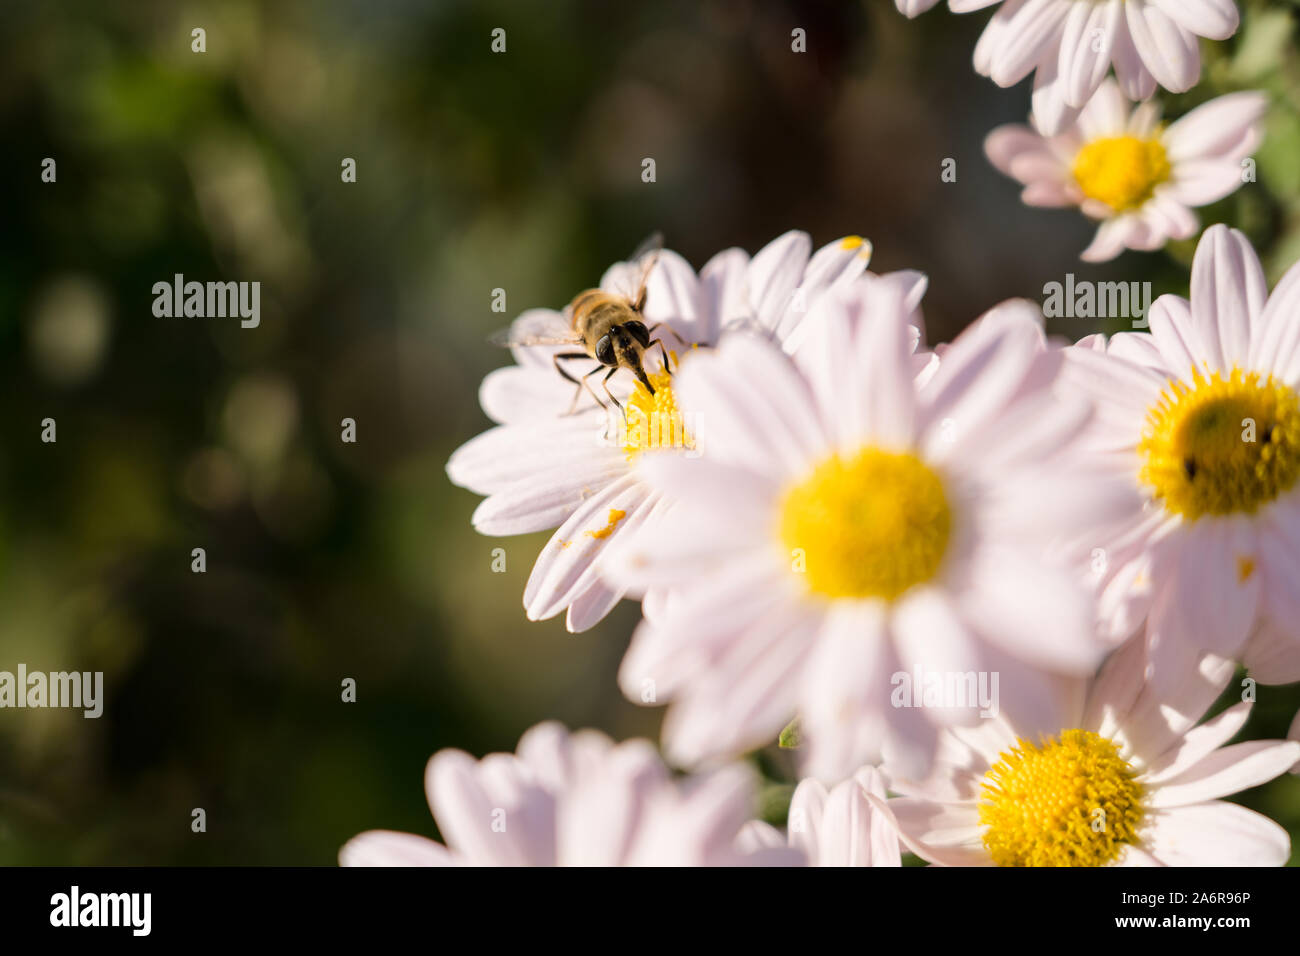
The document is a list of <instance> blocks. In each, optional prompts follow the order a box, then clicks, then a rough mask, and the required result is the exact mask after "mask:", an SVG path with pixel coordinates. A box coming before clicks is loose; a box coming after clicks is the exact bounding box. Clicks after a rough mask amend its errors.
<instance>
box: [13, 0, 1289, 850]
mask: <svg viewBox="0 0 1300 956" xmlns="http://www.w3.org/2000/svg"><path fill="white" fill-rule="evenodd" d="M1245 6H1246V7H1247V9H1248V14H1249V15H1248V18H1247V23H1246V27H1245V29H1244V30H1243V32H1242V33H1241V34H1240V35H1239V37H1238V38H1237V39H1236V40H1234V41H1232V42H1230V43H1226V44H1218V45H1211V46H1207V50H1206V56H1207V67H1206V82H1205V83H1203V84H1202V86H1201V87H1198V88H1197V89H1196V90H1195V91H1193V92H1192V93H1190V94H1188V95H1187V96H1185V97H1178V98H1170V99H1169V101H1168V102H1169V110H1170V112H1171V113H1172V114H1174V115H1177V114H1178V113H1181V112H1182V111H1184V110H1185V109H1187V108H1189V107H1190V106H1192V105H1194V104H1195V103H1197V102H1200V101H1202V100H1204V99H1206V98H1208V97H1209V96H1211V95H1215V93H1217V92H1222V91H1224V90H1228V89H1237V88H1244V87H1260V86H1262V87H1265V88H1267V89H1269V90H1270V91H1271V92H1272V93H1273V94H1274V96H1275V99H1276V100H1277V104H1278V105H1277V107H1276V108H1275V109H1274V111H1273V113H1272V114H1271V115H1270V120H1269V122H1270V137H1269V142H1268V144H1266V147H1265V149H1264V150H1262V151H1261V153H1260V154H1259V162H1260V182H1259V183H1257V184H1255V185H1253V186H1251V187H1250V188H1248V189H1246V190H1243V191H1242V192H1241V193H1240V194H1239V195H1238V196H1237V197H1234V198H1232V199H1231V200H1228V201H1226V202H1225V203H1224V204H1220V206H1219V207H1215V208H1213V209H1210V210H1205V211H1204V212H1205V213H1206V216H1205V219H1206V221H1207V222H1212V221H1216V220H1218V219H1230V220H1231V221H1232V222H1234V223H1235V224H1238V225H1242V226H1244V227H1245V228H1247V229H1248V230H1249V231H1250V233H1251V235H1252V238H1254V239H1255V240H1256V241H1257V242H1258V243H1259V245H1260V248H1261V249H1262V251H1263V252H1264V253H1265V255H1266V258H1267V260H1268V264H1269V267H1270V270H1271V272H1272V275H1271V278H1276V275H1277V274H1278V273H1279V271H1280V269H1281V268H1282V267H1283V266H1285V265H1287V264H1289V263H1290V262H1291V261H1293V260H1294V259H1296V258H1298V257H1300V229H1297V222H1298V220H1300V205H1298V204H1297V197H1298V196H1300V166H1298V165H1297V160H1296V158H1295V157H1296V156H1297V155H1300V120H1298V119H1297V117H1296V112H1295V109H1296V107H1295V104H1296V96H1295V90H1296V86H1297V75H1298V71H1297V62H1296V60H1297V58H1296V51H1295V7H1294V5H1293V4H1291V3H1277V2H1271V3H1269V2H1259V3H1251V4H1245ZM986 20H987V15H986V14H975V15H970V16H961V17H958V16H953V15H950V14H949V13H948V12H947V11H946V9H936V10H935V11H932V12H931V13H929V14H927V15H925V16H924V17H922V18H921V19H919V20H917V21H914V22H909V21H907V20H906V19H904V18H903V17H902V16H900V15H899V14H898V13H897V12H896V11H895V9H894V7H893V4H892V3H890V2H887V0H842V2H841V0H809V2H798V3H796V2H793V0H788V2H757V0H751V2H746V0H704V2H700V0H667V2H656V3H639V4H632V3H619V4H614V3H602V2H598V0H553V2H550V3H547V4H544V5H540V4H534V3H524V2H513V3H512V2H505V0H496V2H493V0H484V2H473V3H471V2H456V0H431V2H415V0H383V2H367V3H360V2H357V3H346V2H341V0H335V2H312V3H308V2H292V0H286V2H264V3H258V2H251V0H246V2H222V3H216V2H213V3H186V2H174V0H142V2H131V3H119V4H111V5H110V4H102V3H98V2H93V0H85V2H68V0H48V2H43V3H40V4H20V3H16V2H12V0H4V2H3V4H2V5H0V36H2V39H0V129H2V130H3V137H4V140H3V142H4V149H3V151H0V174H2V175H3V179H4V183H5V189H4V206H3V211H2V213H0V215H2V216H3V224H4V228H3V232H2V233H0V242H3V255H0V363H3V364H2V366H0V378H2V380H3V385H2V386H0V388H3V394H4V407H3V414H2V415H0V429H3V434H2V435H0V669H7V670H11V671H13V670H16V667H17V664H18V662H19V661H22V662H24V663H26V664H27V666H28V667H29V668H30V669H32V670H45V671H55V670H69V669H75V670H102V671H104V672H105V674H106V678H105V679H106V688H105V696H106V706H105V711H104V716H103V717H102V718H100V719H99V720H85V719H83V718H82V717H81V714H80V712H79V711H67V710H41V711H37V710H23V711H17V710H6V711H2V712H0V863H8V864H17V863H62V864H107V863H114V864H164V863H178V864H197V863H279V864H291V863H316V864H330V863H332V862H333V861H334V859H335V854H336V853H337V849H338V847H339V846H340V845H341V844H342V843H343V842H344V841H345V840H346V839H348V838H349V837H350V836H352V835H353V834H355V833H357V832H359V831H361V830H363V829H367V828H370V827H386V828H394V829H405V830H412V831H416V832H421V833H428V834H431V835H432V834H434V833H435V832H436V831H435V829H434V826H433V822H432V820H431V818H430V816H429V813H428V809H427V807H426V805H425V802H424V795H423V792H422V771H423V767H424V763H425V761H426V760H427V759H428V757H429V755H430V754H432V753H433V752H434V751H435V750H437V749H439V748H441V747H444V746H459V747H463V748H465V749H467V750H469V751H471V752H474V753H483V752H486V751H489V750H493V749H504V750H509V749H513V746H514V744H515V741H516V740H517V739H518V736H519V734H520V733H521V732H522V731H523V730H524V729H525V728H527V727H528V726H531V725H532V724H534V723H536V722H538V721H539V720H542V719H544V718H558V719H560V720H563V721H564V722H566V723H568V724H569V725H570V726H596V727H601V728H603V729H605V730H607V731H609V732H610V733H612V734H614V735H615V736H618V737H626V736H633V735H638V734H644V735H649V736H652V737H653V736H655V735H656V734H657V727H658V721H659V712H658V711H654V710H645V709H641V708H638V707H636V706H634V705H632V704H630V703H627V702H625V701H624V700H623V699H622V698H621V696H620V695H619V694H618V692H617V689H616V687H615V684H614V674H615V672H616V669H617V665H618V661H619V659H620V658H621V656H622V654H623V651H624V648H625V646H626V643H627V639H628V635H629V634H630V631H631V628H632V626H633V624H634V622H635V620H636V616H637V615H636V609H635V608H634V607H633V606H630V605H625V606H623V607H622V608H620V609H619V611H618V612H617V613H615V614H614V615H613V616H611V618H610V619H608V620H607V621H606V622H605V623H604V624H603V625H602V626H601V627H600V628H598V629H597V630H595V631H593V632H589V633H586V634H582V635H576V636H575V635H570V634H567V633H566V632H565V631H564V628H563V625H562V623H561V622H560V621H559V620H555V621H550V622H546V623H543V624H530V623H528V622H527V621H526V620H525V619H524V615H523V611H522V608H521V606H520V597H521V594H522V590H523V584H524V581H525V579H526V577H527V574H528V571H529V569H530V568H531V565H532V561H533V558H534V557H535V555H536V553H537V551H538V549H539V548H540V546H541V544H542V542H543V541H544V540H545V537H546V536H545V535H538V536H533V537H529V538H515V539H500V540H498V539H488V538H483V537H480V536H478V535H476V534H475V533H474V532H473V531H472V529H471V527H470V523H469V516H470V513H471V511H472V510H473V507H474V505H475V503H476V501H477V499H476V498H475V497H474V496H473V495H471V494H469V493H467V492H464V491H461V490H459V489H456V488H454V487H452V486H451V485H450V484H449V482H448V481H447V479H446V477H445V474H444V471H443V466H444V464H445V462H446V459H447V457H448V455H449V454H450V453H451V451H452V450H453V449H454V448H455V447H456V446H457V445H459V444H460V443H461V442H463V441H465V440H466V439H468V438H469V437H471V436H473V435H474V434H476V433H477V432H479V431H480V430H482V429H483V428H484V427H486V425H487V421H486V419H485V418H484V416H483V415H482V413H481V412H480V411H479V409H478V404H477V396H476V393H477V388H478V383H479V381H480V379H481V378H482V376H483V374H484V373H485V372H486V371H488V370H489V369H491V368H493V367H495V366H497V365H500V364H503V363H504V361H505V359H506V356H505V355H504V354H503V353H499V352H496V351H494V350H492V349H491V348H490V347H488V346H487V345H486V344H485V337H486V335H487V334H488V333H489V332H490V331H492V330H493V329H494V328H496V327H498V326H500V325H502V324H504V322H505V321H506V320H508V319H509V318H510V317H512V316H513V315H515V314H518V313H519V312H520V311H522V310H523V309H525V308H528V307H532V306H537V305H545V306H553V307H559V306H561V305H562V304H564V303H565V302H566V301H567V300H568V299H569V298H570V297H571V296H572V295H573V293H574V292H575V291H577V290H578V289H580V288H584V287H586V286H588V285H591V284H593V283H594V282H595V280H596V279H597V278H598V277H599V276H600V274H601V272H602V271H603V270H604V268H605V267H606V266H607V265H609V264H610V263H611V262H613V261H615V260H617V259H619V258H622V257H623V256H625V255H626V254H627V253H628V252H630V251H631V250H632V249H633V248H634V247H635V246H636V244H637V242H638V241H639V240H640V239H641V238H642V237H644V236H645V235H646V234H648V233H649V232H651V231H653V230H655V229H659V230H662V231H663V232H664V234H665V235H666V237H667V243H668V245H669V246H671V247H672V248H675V249H677V250H678V251H680V252H681V253H682V254H683V255H685V256H686V257H687V258H688V259H689V260H690V261H691V262H692V263H693V264H695V265H696V266H697V267H698V266H700V265H702V264H703V262H704V261H705V260H706V259H707V258H708V257H709V256H710V255H712V254H713V253H714V252H717V251H719V250H721V249H723V248H725V247H728V246H732V245H739V246H743V247H745V248H747V249H748V250H750V251H751V252H753V251H756V250H757V249H758V248H759V247H760V246H761V245H763V244H764V243H765V242H767V241H768V240H770V239H772V238H774V237H775V236H776V235H778V234H780V233H781V232H784V231H785V230H787V229H790V228H800V229H804V230H806V231H808V232H810V233H811V234H812V236H813V239H814V242H815V243H816V244H817V245H820V244H822V243H825V242H828V241H830V240H831V239H834V238H836V237H838V236H841V235H845V234H850V233H858V234H862V235H865V236H868V237H869V238H871V239H872V240H873V242H874V244H875V249H876V257H875V261H874V263H873V268H875V269H877V270H879V271H885V270H891V269H898V268H917V269H921V270H923V271H925V272H927V273H929V275H930V278H931V284H930V290H929V292H928V294H927V296H926V298H925V304H924V308H925V313H926V317H927V322H928V327H929V334H930V338H931V340H932V341H940V340H942V339H945V338H948V337H951V335H952V334H954V333H955V332H956V331H958V330H959V329H960V328H961V327H962V326H963V325H964V324H966V323H967V322H969V321H970V320H971V319H972V318H974V317H975V316H976V315H978V314H979V313H980V312H982V311H983V310H984V309H986V308H988V307H989V306H991V305H993V304H994V303H996V302H998V301H1000V300H1002V299H1004V298H1007V297H1011V296H1031V297H1035V298H1037V297H1040V296H1041V294H1042V288H1043V285H1044V283H1046V282H1049V281H1061V280H1062V279H1063V277H1064V274H1065V273H1067V272H1074V273H1075V274H1076V275H1077V276H1080V277H1089V278H1104V279H1108V280H1111V279H1133V278H1139V277H1141V278H1146V279H1151V280H1153V281H1154V282H1155V283H1156V288H1155V293H1156V294H1159V293H1161V292H1164V291H1179V292H1185V289H1186V284H1187V272H1186V268H1185V263H1186V262H1187V261H1188V257H1189V255H1190V250H1191V246H1192V244H1191V243H1185V244H1179V245H1178V246H1176V247H1174V248H1171V250H1170V251H1169V253H1160V254H1153V255H1139V254H1133V253H1130V254H1127V255H1126V256H1125V257H1123V258H1122V259H1120V260H1118V261H1117V262H1116V263H1112V264H1109V265H1107V266H1104V267H1089V266H1086V265H1084V264H1083V263H1081V262H1079V261H1078V259H1077V255H1078V253H1079V252H1080V251H1081V250H1082V249H1083V248H1084V246H1085V245H1086V244H1087V242H1088V240H1089V238H1090V236H1091V232H1092V227H1091V226H1090V225H1089V224H1088V223H1087V222H1086V221H1085V220H1084V219H1083V218H1082V217H1081V216H1079V215H1078V214H1077V213H1076V212H1073V211H1069V210H1064V211H1044V210H1035V209H1029V208H1026V207H1024V206H1023V205H1021V204H1020V202H1019V200H1018V198H1017V196H1018V187H1017V186H1016V184H1015V183H1013V182H1011V181H1009V180H1006V179H1004V178H1003V177H1001V176H1000V175H999V174H997V173H996V172H995V171H994V170H993V169H992V168H991V167H990V166H989V165H988V163H987V162H986V161H985V159H984V157H983V153H982V149H981V144H982V140H983V137H984V136H985V134H986V133H987V132H988V131H989V130H990V129H991V128H992V127H993V126H995V125H997V124H999V123H1002V122H1008V121H1020V120H1023V119H1024V118H1025V115H1026V113H1027V110H1028V85H1027V84H1022V85H1021V86H1020V87H1018V88H1016V89H1013V90H1000V89H998V88H997V87H995V86H994V85H993V84H992V83H990V82H988V81H986V80H984V79H983V78H981V77H978V76H976V75H975V74H974V72H973V70H972V68H971V65H970V59H971V51H972V49H973V47H974V44H975V41H976V39H977V37H978V35H979V33H980V31H981V30H982V28H983V26H984V23H985V21H986ZM196 27H202V28H203V29H204V30H205V31H206V46H207V50H206V52H205V53H194V52H192V50H191V42H192V39H191V31H192V30H193V29H194V28H196ZM497 27H500V28H503V29H505V30H506V43H507V49H506V52H505V53H504V54H493V53H492V52H491V51H490V43H491V31H492V30H493V29H494V28H497ZM795 28H802V29H804V30H805V31H806V35H807V52H806V53H803V54H797V53H793V52H792V51H791V31H792V30H794V29H795ZM46 157H52V158H54V159H55V160H56V162H57V181H56V182H55V183H43V182H42V181H41V178H40V174H41V163H42V160H43V159H44V158H46ZM345 157H350V158H353V159H355V160H356V164H357V181H356V182H355V183H343V182H341V179H340V169H341V166H340V164H341V162H342V160H343V159H344V158H345ZM644 157H653V158H654V159H655V160H656V166H657V182H655V183H653V184H645V183H643V182H642V181H641V176H640V174H641V160H642V158H644ZM946 158H952V159H955V160H956V162H957V174H958V175H957V182H955V183H944V182H942V181H941V179H940V175H939V173H940V169H941V164H942V162H943V160H944V159H946ZM175 273H183V274H184V275H185V277H186V279H187V280H198V281H208V280H234V281H253V280H257V281H260V282H261V284H262V293H261V294H262V299H261V312H262V316H261V325H260V327H259V328H257V329H241V328H240V327H239V323H238V320H237V319H216V318H206V319H200V318H157V317H155V316H154V315H153V313H152V305H153V298H154V297H153V293H152V287H153V284H154V283H155V282H159V281H165V282H170V281H171V279H172V276H173V275H174V274H175ZM498 287H500V288H504V289H505V290H506V291H507V297H508V315H506V316H502V315H500V314H494V313H492V312H491V310H490V302H491V293H492V290H493V289H494V288H498ZM1063 323H1064V324H1061V325H1057V326H1054V331H1056V332H1059V333H1061V334H1064V335H1068V336H1070V337H1071V338H1077V337H1079V336H1081V335H1083V334H1085V333H1087V332H1089V331H1093V327H1092V326H1091V325H1089V324H1088V323H1087V322H1086V321H1084V320H1063ZM344 417H350V418H354V419H355V420H356V422H357V442H356V443H355V444H344V443H342V442H341V441H340V420H341V419H343V418H344ZM45 418H54V419H55V420H56V422H57V436H58V441H57V443H55V444H47V443H42V442H41V440H40V432H41V424H40V423H41V421H42V420H43V419H45ZM195 547H202V548H204V549H206V553H207V572H206V573H205V574H194V573H192V572H191V570H190V563H191V557H190V554H191V549H192V548H195ZM496 547H504V548H505V549H506V553H507V561H508V573H506V574H493V573H491V572H490V563H491V553H492V549H493V548H496ZM345 678H352V679H354V680H355V681H356V684H357V701H356V703H344V702H342V701H341V699H340V698H341V682H342V681H343V680H344V679H345ZM1297 706H1300V693H1297V688H1296V687H1294V686H1293V687H1290V688H1285V689H1279V690H1274V689H1269V688H1263V689H1261V691H1260V707H1259V711H1260V712H1259V713H1258V714H1257V715H1256V716H1255V717H1254V718H1253V719H1252V725H1251V727H1250V728H1249V732H1250V733H1252V734H1253V735H1256V736H1259V735H1275V736H1281V735H1284V734H1285V732H1286V727H1287V724H1288V723H1289V721H1290V718H1291V716H1292V715H1293V714H1294V712H1295V710H1296V708H1297ZM779 764H780V762H779V761H776V762H775V764H773V765H775V766H779ZM773 765H769V766H773ZM1245 802H1248V803H1250V804H1251V805H1254V806H1257V807H1259V808H1260V809H1263V810H1265V811H1266V812H1269V813H1271V814H1272V815H1273V816H1275V817H1276V818H1278V819H1282V820H1284V821H1285V822H1286V823H1287V825H1288V826H1289V827H1290V828H1291V829H1292V832H1293V833H1295V832H1300V780H1297V779H1296V778H1287V779H1285V780H1281V781H1278V782H1276V783H1274V784H1271V785H1269V786H1268V787H1266V788H1262V789H1261V790H1259V791H1256V792H1255V793H1253V794H1251V795H1250V796H1249V798H1248V799H1247V800H1246V801H1245ZM196 807H202V808H204V810H205V811H206V814H207V832H206V833H204V834H195V833H192V832H191V828H190V823H191V810H192V809H193V808H196ZM778 813H779V811H778Z"/></svg>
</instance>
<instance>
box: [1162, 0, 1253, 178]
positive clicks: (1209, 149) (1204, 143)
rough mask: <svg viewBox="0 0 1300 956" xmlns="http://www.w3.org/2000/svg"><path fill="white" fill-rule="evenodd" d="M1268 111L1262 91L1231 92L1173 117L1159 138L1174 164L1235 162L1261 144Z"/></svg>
mask: <svg viewBox="0 0 1300 956" xmlns="http://www.w3.org/2000/svg"><path fill="white" fill-rule="evenodd" d="M1179 2H1181V0H1179ZM1267 111H1268V97H1267V96H1265V95H1264V94H1263V93H1256V92H1245V93H1229V94H1228V95H1227V96H1219V97H1216V98H1215V99H1212V100H1210V101H1209V102H1208V103H1203V104H1201V105H1200V106H1198V107H1196V109H1194V110H1192V111H1191V112H1189V113H1187V114H1186V115H1185V116H1183V117H1181V118H1179V119H1178V120H1176V121H1174V122H1173V123H1171V124H1170V125H1169V128H1168V129H1166V130H1165V131H1164V134H1163V135H1162V136H1161V137H1160V139H1161V142H1162V143H1163V144H1164V146H1165V152H1166V153H1167V154H1168V156H1169V159H1170V161H1171V162H1173V163H1174V164H1175V166H1177V165H1178V164H1180V163H1183V162H1186V161H1188V160H1195V159H1200V160H1206V159H1228V160H1231V161H1232V162H1233V163H1234V164H1235V163H1236V162H1237V161H1238V160H1240V159H1241V158H1242V157H1245V156H1249V155H1250V153H1251V151H1252V150H1253V149H1254V148H1255V146H1256V145H1257V144H1258V142H1259V138H1260V129H1259V123H1260V121H1261V120H1262V119H1263V118H1264V114H1265V113H1266V112H1267Z"/></svg>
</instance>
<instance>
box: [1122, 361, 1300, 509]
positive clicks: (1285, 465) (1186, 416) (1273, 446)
mask: <svg viewBox="0 0 1300 956" xmlns="http://www.w3.org/2000/svg"><path fill="white" fill-rule="evenodd" d="M1138 451H1139V453H1140V454H1141V455H1142V458H1143V463H1142V470H1141V473H1140V477H1141V480H1142V481H1143V482H1144V483H1145V484H1146V485H1148V486H1149V487H1150V488H1151V489H1152V492H1153V494H1154V495H1155V497H1156V498H1157V499H1159V500H1160V501H1162V502H1163V503H1164V506H1165V507H1166V508H1168V509H1169V510H1170V511H1173V512H1175V513H1177V514H1180V515H1182V516H1183V517H1185V518H1187V519H1188V520H1192V521H1195V520H1196V519H1197V518H1200V517H1201V516H1202V515H1207V514H1209V515H1226V514H1232V513H1234V512H1248V513H1250V512H1254V511H1255V510H1257V509H1258V508H1259V507H1260V506H1261V505H1264V504H1267V503H1268V502H1270V501H1272V500H1273V499H1274V498H1276V497H1277V496H1278V495H1280V494H1282V493H1283V492H1285V491H1287V490H1288V489H1289V488H1291V487H1292V486H1293V485H1294V484H1295V482H1296V478H1297V477H1300V397H1297V395H1296V393H1295V391H1294V390H1292V389H1291V388H1288V387H1287V386H1286V385H1283V384H1281V383H1280V382H1276V381H1274V380H1273V378H1272V376H1269V377H1267V378H1264V379H1262V380H1261V378H1260V376H1259V374H1258V373H1256V372H1251V373H1249V374H1247V373H1245V372H1243V371H1241V369H1237V368H1234V369H1233V370H1232V373H1231V374H1230V375H1229V376H1228V377H1227V378H1224V377H1223V376H1222V375H1221V374H1220V373H1219V372H1214V373H1212V374H1211V375H1209V376H1208V377H1206V376H1205V375H1203V374H1202V373H1201V372H1200V371H1197V372H1196V373H1195V375H1194V377H1193V384H1191V385H1188V384H1186V383H1185V382H1179V381H1171V382H1170V383H1169V385H1168V386H1166V388H1165V390H1164V392H1162V393H1161V395H1160V400H1159V401H1158V402H1157V403H1156V404H1155V405H1154V406H1152V407H1151V409H1150V410H1149V411H1148V412H1147V427H1146V430H1145V431H1144V432H1143V435H1142V439H1141V441H1140V442H1139V443H1138Z"/></svg>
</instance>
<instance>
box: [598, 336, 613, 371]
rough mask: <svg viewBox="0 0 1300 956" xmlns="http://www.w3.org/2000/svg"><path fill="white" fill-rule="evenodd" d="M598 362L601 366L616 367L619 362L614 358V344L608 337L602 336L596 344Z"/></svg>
mask: <svg viewBox="0 0 1300 956" xmlns="http://www.w3.org/2000/svg"><path fill="white" fill-rule="evenodd" d="M596 361H597V362H599V363H600V364H601V365H614V364H616V362H617V360H616V359H615V358H614V343H613V342H611V341H610V340H609V336H608V335H602V336H601V337H600V341H599V342H597V343H596Z"/></svg>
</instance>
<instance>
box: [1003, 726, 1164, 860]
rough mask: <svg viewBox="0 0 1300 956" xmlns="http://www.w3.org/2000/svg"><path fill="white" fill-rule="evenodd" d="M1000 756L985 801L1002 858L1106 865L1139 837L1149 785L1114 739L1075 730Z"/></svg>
mask: <svg viewBox="0 0 1300 956" xmlns="http://www.w3.org/2000/svg"><path fill="white" fill-rule="evenodd" d="M999 756H1000V757H1001V759H1000V760H999V761H998V762H997V763H996V764H994V765H993V767H992V768H991V769H990V770H989V772H988V773H986V774H985V775H984V786H983V788H982V791H983V792H982V798H981V802H980V823H982V824H984V825H985V826H986V827H987V828H988V829H987V830H986V831H985V832H984V846H985V848H986V849H987V850H988V851H989V855H990V856H992V857H993V862H994V863H996V864H997V865H998V866H1104V865H1105V864H1107V863H1110V862H1112V861H1114V860H1115V859H1116V858H1118V856H1119V854H1120V851H1122V850H1123V848H1124V846H1125V845H1126V844H1130V843H1136V842H1137V830H1138V827H1139V826H1140V825H1141V823H1142V816H1143V809H1142V785H1141V784H1140V783H1138V782H1137V780H1136V779H1135V777H1136V774H1135V772H1134V770H1133V768H1132V767H1130V766H1129V764H1128V762H1127V761H1126V760H1124V758H1122V757H1121V756H1120V755H1119V749H1118V748H1117V747H1116V746H1115V744H1114V743H1113V742H1111V741H1110V740H1108V739H1106V738H1105V737H1101V736H1098V735H1097V734H1095V733H1093V732H1092V731H1090V730H1067V731H1065V732H1063V733H1062V734H1061V735H1060V738H1059V739H1058V738H1055V737H1050V738H1048V739H1047V740H1046V741H1044V743H1043V744H1042V746H1040V747H1035V746H1034V745H1033V744H1031V743H1028V742H1026V741H1024V740H1021V741H1019V742H1018V743H1017V745H1016V746H1015V747H1012V748H1011V750H1010V752H1007V753H1002V754H1000V755H999Z"/></svg>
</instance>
